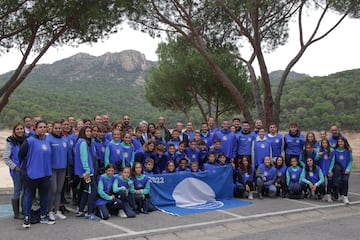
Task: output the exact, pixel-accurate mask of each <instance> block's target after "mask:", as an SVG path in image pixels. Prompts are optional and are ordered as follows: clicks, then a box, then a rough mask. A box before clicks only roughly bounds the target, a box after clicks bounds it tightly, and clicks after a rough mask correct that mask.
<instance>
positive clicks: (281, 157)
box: [275, 156, 285, 168]
mask: <svg viewBox="0 0 360 240" xmlns="http://www.w3.org/2000/svg"><path fill="white" fill-rule="evenodd" d="M279 158H280V159H281V160H282V164H281V166H278V165H277V160H278V159H279ZM284 164H285V161H284V158H283V156H278V157H277V158H276V160H275V167H276V168H281V167H282V166H284Z"/></svg>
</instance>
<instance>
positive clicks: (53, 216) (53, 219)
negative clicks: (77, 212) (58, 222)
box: [49, 211, 55, 221]
mask: <svg viewBox="0 0 360 240" xmlns="http://www.w3.org/2000/svg"><path fill="white" fill-rule="evenodd" d="M49 220H50V221H55V214H54V212H53V211H50V212H49Z"/></svg>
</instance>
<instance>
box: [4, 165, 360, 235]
mask: <svg viewBox="0 0 360 240" xmlns="http://www.w3.org/2000/svg"><path fill="white" fill-rule="evenodd" d="M10 197H11V196H10V195H9V194H6V191H4V190H2V191H1V190H0V206H1V205H2V206H4V205H3V204H8V203H9V202H10ZM349 198H350V201H351V202H352V204H351V205H350V206H345V205H344V204H342V203H330V204H328V203H324V202H320V201H311V200H302V201H297V200H289V199H282V198H277V199H268V198H266V199H265V200H263V201H261V200H258V199H255V200H254V201H253V204H250V205H247V206H243V207H239V208H232V209H226V210H220V211H213V212H207V213H201V214H193V215H185V216H180V217H175V216H170V215H167V214H164V213H161V212H153V213H150V214H149V215H139V216H138V217H137V218H135V219H120V218H117V217H114V218H111V219H110V220H108V221H89V220H84V219H78V218H76V217H75V214H74V213H71V214H68V219H66V220H63V221H60V220H59V221H57V222H56V224H55V225H41V224H35V225H32V226H31V229H29V230H25V229H23V228H22V227H21V224H22V221H20V220H14V219H12V218H11V217H7V218H0V234H1V236H0V239H16V240H19V239H27V240H32V239H34V240H35V239H51V240H57V239H94V240H95V239H96V240H100V239H104V240H105V239H167V240H168V239H191V238H196V239H197V240H200V239H205V238H206V240H211V239H235V238H237V239H238V238H239V237H241V236H243V237H244V236H251V238H250V239H267V240H271V239H285V237H286V236H287V239H288V238H289V236H291V235H292V234H294V237H295V238H292V239H304V237H306V238H305V239H307V237H309V236H312V235H313V234H314V236H316V238H312V239H320V238H317V236H318V235H319V234H320V235H321V236H322V235H323V234H324V236H325V237H327V236H329V237H334V238H328V239H330V240H331V239H335V236H338V238H337V239H360V237H359V236H357V231H356V230H357V226H356V225H358V223H359V216H360V172H353V173H352V176H351V178H350V194H349ZM69 207H70V206H69ZM74 211H75V210H74ZM351 223H353V225H351ZM342 229H344V230H342ZM343 231H345V233H344V234H346V235H344V236H346V237H348V238H344V237H340V236H342V235H341V234H342V232H343ZM279 232H280V233H279ZM336 234H338V235H336ZM266 236H269V237H266ZM301 236H303V237H301Z"/></svg>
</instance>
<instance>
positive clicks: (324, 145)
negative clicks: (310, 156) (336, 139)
mask: <svg viewBox="0 0 360 240" xmlns="http://www.w3.org/2000/svg"><path fill="white" fill-rule="evenodd" d="M315 159H316V161H317V162H318V163H319V167H320V168H321V170H322V172H323V173H324V177H325V180H326V181H325V183H326V194H325V193H324V198H323V200H324V201H326V202H332V199H331V193H332V190H333V168H334V164H335V152H334V149H333V148H332V147H330V143H329V140H327V139H324V140H321V144H320V146H319V148H318V149H317V153H316V157H315Z"/></svg>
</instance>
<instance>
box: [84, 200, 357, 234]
mask: <svg viewBox="0 0 360 240" xmlns="http://www.w3.org/2000/svg"><path fill="white" fill-rule="evenodd" d="M352 204H360V201H354V202H351V203H350V205H352ZM340 206H344V203H335V204H334V203H333V204H328V205H315V206H311V207H305V208H297V209H290V210H283V211H277V212H268V213H260V214H253V215H249V216H240V215H237V216H236V217H233V218H227V219H220V220H214V221H208V222H200V223H192V224H185V225H181V226H173V227H166V228H157V229H151V230H144V231H137V232H134V231H133V232H132V233H122V234H117V235H109V236H103V237H96V238H88V239H85V240H106V239H112V238H119V237H132V236H136V235H146V234H152V233H161V232H169V231H174V230H175V231H176V230H179V229H186V228H196V227H201V226H206V225H209V224H220V223H226V222H232V221H235V220H239V219H241V220H250V219H256V218H262V217H270V216H278V215H284V214H289V213H299V212H303V211H310V210H316V209H326V208H333V207H340ZM219 211H223V210H219ZM223 212H225V211H223ZM226 213H228V212H226ZM235 215H236V214H235ZM130 231H131V230H130Z"/></svg>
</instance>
